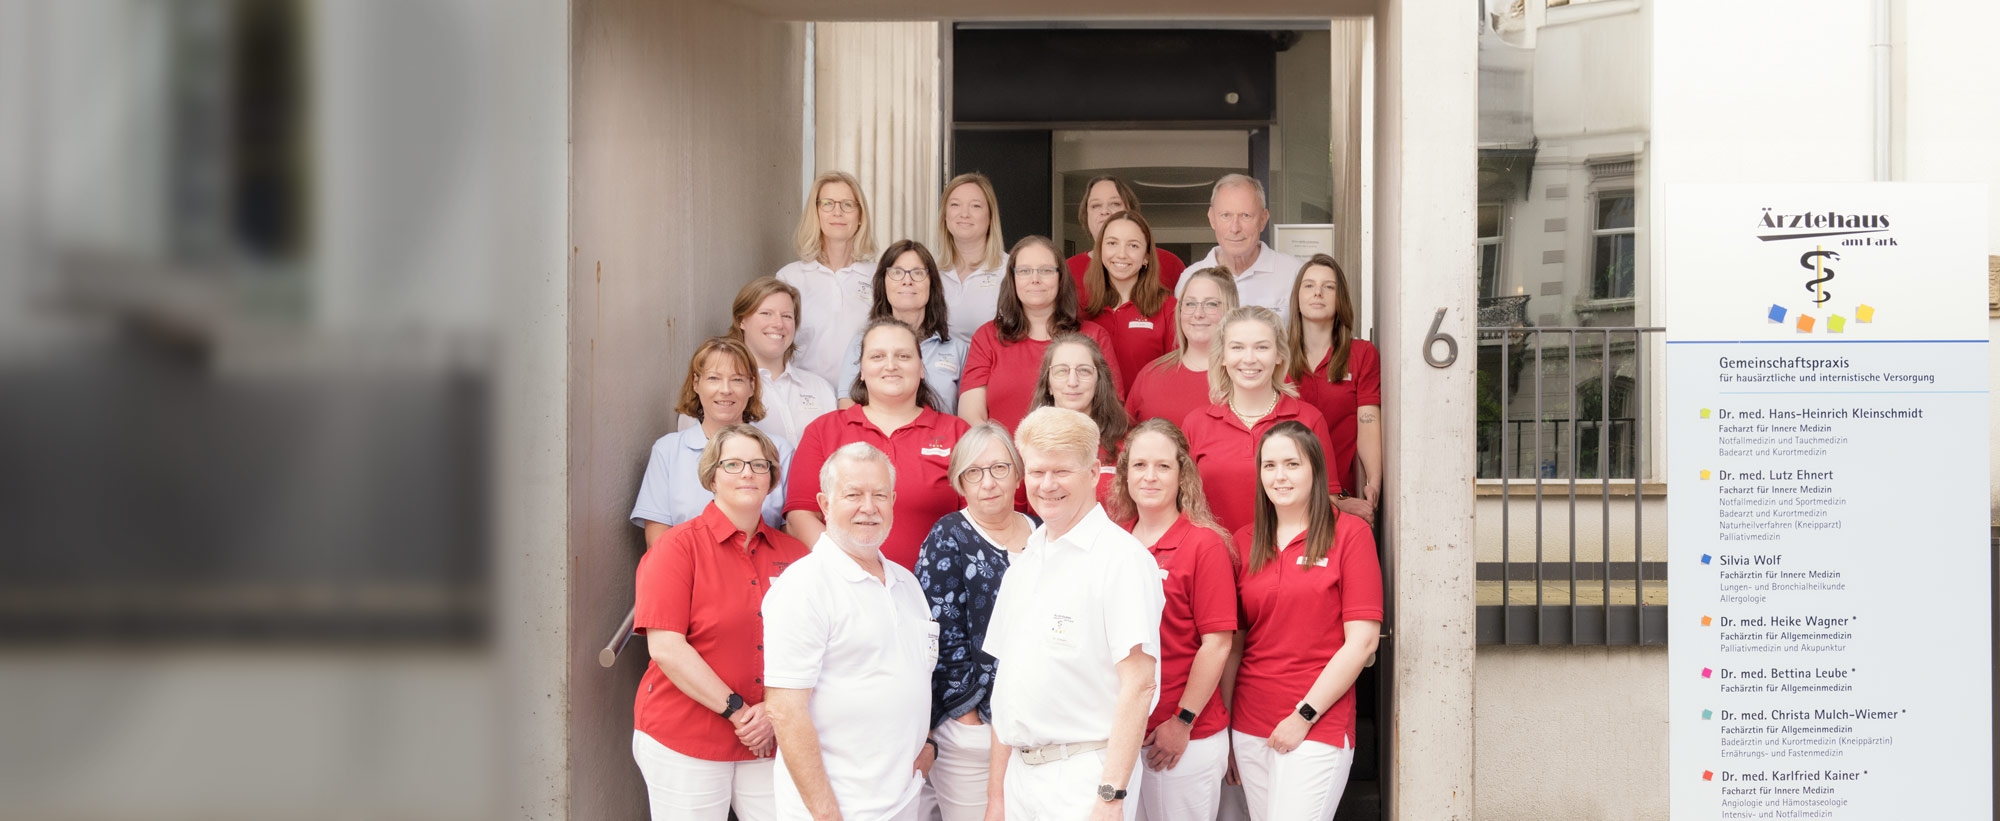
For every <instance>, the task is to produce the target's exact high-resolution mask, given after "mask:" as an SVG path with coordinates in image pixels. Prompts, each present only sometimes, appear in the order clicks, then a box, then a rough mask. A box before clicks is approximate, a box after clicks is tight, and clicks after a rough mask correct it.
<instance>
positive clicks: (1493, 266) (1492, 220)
mask: <svg viewBox="0 0 2000 821" xmlns="http://www.w3.org/2000/svg"><path fill="white" fill-rule="evenodd" d="M1505 208H1506V206H1503V205H1498V204H1493V205H1481V206H1479V296H1480V297H1481V298H1487V297H1496V296H1499V295H1500V230H1501V229H1500V225H1501V222H1502V220H1501V217H1502V215H1503V214H1504V213H1505V210H1504V209H1505Z"/></svg>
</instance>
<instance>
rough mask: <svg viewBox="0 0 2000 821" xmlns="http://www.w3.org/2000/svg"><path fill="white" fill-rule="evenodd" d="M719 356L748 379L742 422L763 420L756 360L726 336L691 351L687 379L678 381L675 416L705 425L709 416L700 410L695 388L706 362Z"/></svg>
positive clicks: (717, 337) (762, 389)
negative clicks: (748, 388) (726, 359)
mask: <svg viewBox="0 0 2000 821" xmlns="http://www.w3.org/2000/svg"><path fill="white" fill-rule="evenodd" d="M714 354H721V355H722V356H724V357H726V358H728V359H729V360H730V361H731V362H733V363H735V365H736V369H737V370H739V371H742V372H743V375H744V376H747V377H749V378H750V401H748V402H744V403H743V421H745V422H755V421H757V420H759V419H762V418H764V381H763V380H762V379H759V378H758V377H757V358H756V357H754V356H751V355H750V348H749V347H748V346H746V345H744V344H743V343H742V342H739V341H737V340H734V339H730V338H729V337H726V336H712V337H709V338H708V339H706V340H703V341H702V343H701V347H698V348H695V349H694V356H691V357H689V358H688V372H687V377H686V378H684V379H682V380H681V401H680V402H679V403H678V404H676V405H674V411H675V412H676V413H680V414H684V415H687V416H692V417H694V418H696V419H699V420H701V421H704V422H706V421H708V412H707V411H705V410H703V409H702V407H701V394H698V393H695V390H694V385H695V383H696V382H699V381H701V371H702V368H704V367H706V366H707V364H708V358H709V356H711V355H714Z"/></svg>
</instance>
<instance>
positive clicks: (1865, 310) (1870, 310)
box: [1854, 305, 1875, 322]
mask: <svg viewBox="0 0 2000 821" xmlns="http://www.w3.org/2000/svg"><path fill="white" fill-rule="evenodd" d="M1854 321H1856V322H1874V321H1875V309H1874V307H1872V306H1868V305H1856V306H1854Z"/></svg>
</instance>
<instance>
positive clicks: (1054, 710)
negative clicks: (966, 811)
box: [779, 407, 1166, 821]
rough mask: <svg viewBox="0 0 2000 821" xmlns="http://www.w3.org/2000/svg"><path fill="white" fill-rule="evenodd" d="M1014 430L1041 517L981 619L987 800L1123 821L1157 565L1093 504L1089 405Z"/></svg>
mask: <svg viewBox="0 0 2000 821" xmlns="http://www.w3.org/2000/svg"><path fill="white" fill-rule="evenodd" d="M1014 439H1015V443H1016V444H1017V445H1019V446H1020V450H1021V464H1022V471H1021V473H1022V477H1023V485H1024V486H1025V487H1026V488H1027V491H1028V503H1029V504H1030V505H1032V506H1034V508H1035V513H1036V514H1037V515H1039V516H1041V517H1042V526H1041V527H1039V528H1036V529H1035V532H1034V533H1033V534H1031V535H1030V536H1029V537H1028V547H1027V549H1025V550H1023V551H1021V555H1020V557H1019V558H1016V559H1014V563H1013V565H1012V566H1010V567H1009V568H1008V570H1007V575H1006V577H1005V578H1004V579H1003V580H1002V581H1001V582H1000V592H999V594H998V596H997V597H996V600H995V603H994V605H993V616H992V619H991V620H990V622H989V624H988V626H987V628H986V644H985V646H984V648H983V649H984V650H985V651H986V652H987V653H988V654H990V655H992V656H993V657H994V658H997V659H999V670H998V674H997V676H996V677H995V681H994V686H993V738H994V742H993V757H992V759H991V762H992V775H991V776H990V777H989V780H988V782H987V788H986V793H987V807H988V810H987V811H988V814H989V816H990V815H991V813H992V808H994V807H1002V806H1004V808H1005V810H1006V817H1007V818H1008V819H1009V821H1042V819H1049V820H1050V821H1055V820H1056V819H1060V821H1081V820H1082V819H1086V818H1088V819H1090V820H1091V821H1114V820H1115V819H1124V821H1132V819H1133V818H1134V817H1135V816H1136V815H1137V813H1138V804H1139V802H1138V797H1137V795H1136V793H1137V792H1138V789H1139V746H1140V742H1141V741H1142V739H1143V736H1144V735H1145V731H1146V717H1147V716H1148V715H1149V714H1150V713H1151V712H1152V710H1153V700H1154V698H1155V696H1156V694H1157V682H1158V680H1159V664H1158V659H1159V657H1160V611H1161V609H1162V608H1163V607H1164V606H1165V604H1166V594H1165V591H1164V590H1163V588H1162V587H1161V584H1160V566H1159V564H1158V563H1156V562H1154V561H1153V555H1152V554H1151V553H1150V552H1148V551H1147V550H1146V548H1145V546H1143V545H1141V544H1140V543H1139V540H1138V539H1136V538H1133V536H1132V534H1130V533H1127V532H1125V530H1124V528H1121V527H1119V526H1118V525H1117V524H1115V523H1113V522H1112V521H1111V518H1110V517H1109V516H1106V515H1105V514H1104V508H1103V507H1102V506H1100V505H1098V503H1097V475H1098V464H1097V453H1098V450H1097V447H1098V441H1097V440H1098V431H1097V425H1096V424H1095V423H1093V422H1091V420H1090V417H1088V416H1085V415H1083V414H1081V413H1078V412H1076V411H1072V410H1064V409H1061V408H1056V407H1045V408H1041V409H1038V410H1036V411H1035V412H1034V413H1030V414H1028V416H1027V418H1026V419H1023V420H1021V424H1020V425H1019V426H1018V427H1017V428H1016V430H1015V432H1014ZM790 575H791V574H790V573H789V572H788V573H787V574H786V577H787V578H790ZM779 743H780V746H782V744H783V740H782V739H780V742H779Z"/></svg>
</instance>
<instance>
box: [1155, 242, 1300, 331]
mask: <svg viewBox="0 0 2000 821" xmlns="http://www.w3.org/2000/svg"><path fill="white" fill-rule="evenodd" d="M1221 257H1222V246H1219V245H1218V246H1216V247H1215V249H1214V250H1212V251H1209V252H1208V256H1205V257H1202V258H1201V261H1200V262H1197V263H1195V264H1193V265H1189V266H1188V267H1187V269H1188V270H1189V271H1199V270H1201V269H1203V268H1214V267H1216V266H1219V265H1221V264H1222V260H1221ZM1305 264H1306V261H1305V260H1302V259H1299V258H1298V257H1295V256H1292V255H1291V254H1287V253H1285V252H1283V251H1279V250H1277V249H1274V248H1272V247H1271V246H1269V245H1265V244H1264V243H1262V242H1259V243H1257V262H1256V264H1254V265H1251V266H1250V270H1248V271H1235V272H1233V273H1235V274H1236V304H1238V305H1262V306H1264V307H1266V308H1269V309H1271V310H1273V311H1277V312H1278V318H1279V319H1284V320H1285V321H1287V322H1289V321H1291V320H1290V317H1291V309H1292V283H1294V282H1297V281H1298V278H1299V268H1301V267H1303V266H1304V265H1305ZM1187 284H1188V278H1187V276H1186V275H1182V276H1181V281H1180V282H1179V283H1177V284H1176V285H1175V286H1174V296H1175V297H1176V298H1178V297H1179V296H1180V295H1181V291H1182V290H1185V289H1186V288H1187Z"/></svg>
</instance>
